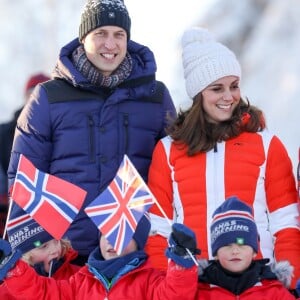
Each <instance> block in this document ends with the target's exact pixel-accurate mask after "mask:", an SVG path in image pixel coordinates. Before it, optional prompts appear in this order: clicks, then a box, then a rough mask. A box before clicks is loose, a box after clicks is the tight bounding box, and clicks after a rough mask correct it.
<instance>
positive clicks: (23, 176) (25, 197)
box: [11, 154, 86, 239]
mask: <svg viewBox="0 0 300 300" xmlns="http://www.w3.org/2000/svg"><path fill="white" fill-rule="evenodd" d="M85 196H86V191H85V190H83V189H81V188H80V187H78V186H76V185H74V184H72V183H70V182H68V181H65V180H63V179H60V178H58V177H56V176H53V175H50V174H47V173H43V172H42V171H40V170H38V169H37V168H36V167H35V166H34V165H33V164H32V163H31V161H30V160H28V159H27V158H26V157H25V156H24V155H22V154H21V156H20V160H19V165H18V170H17V174H16V178H15V182H14V185H13V190H12V196H11V197H12V199H13V201H15V202H16V203H17V204H19V205H20V206H21V207H22V208H23V209H24V210H25V211H26V212H27V213H28V214H29V215H30V216H31V217H32V218H33V219H34V220H35V221H36V222H38V223H39V224H40V225H41V226H42V227H43V228H44V229H45V230H46V231H47V232H49V234H51V235H52V236H53V237H54V238H56V239H61V238H62V236H63V235H64V234H65V232H66V231H67V229H68V228H69V226H70V224H71V223H72V222H73V220H74V219H75V217H76V215H77V214H78V212H79V210H80V208H81V207H82V204H83V201H84V199H85Z"/></svg>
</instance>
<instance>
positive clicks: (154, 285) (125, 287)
mask: <svg viewBox="0 0 300 300" xmlns="http://www.w3.org/2000/svg"><path fill="white" fill-rule="evenodd" d="M172 230H173V231H172V233H171V236H170V238H169V244H170V247H168V249H167V251H166V255H167V257H168V258H170V260H171V261H170V262H169V266H168V270H167V274H165V273H164V272H163V271H159V270H156V269H154V268H153V267H152V265H151V264H150V262H149V261H148V256H147V254H146V253H145V252H144V246H145V243H146V240H147V238H148V234H149V231H150V222H149V220H148V218H146V217H145V216H143V217H142V219H141V220H140V221H139V223H138V225H137V228H136V231H135V233H134V235H133V237H132V239H131V241H130V243H129V244H128V245H127V247H126V248H125V249H124V250H123V252H122V253H121V254H120V255H118V254H117V253H116V251H115V250H114V249H113V248H112V246H111V245H110V244H109V243H108V241H107V240H106V239H105V237H104V236H101V238H100V241H99V246H98V247H97V248H96V249H95V250H94V251H92V252H91V254H90V255H89V258H88V262H87V264H86V265H85V266H84V267H82V268H81V269H80V270H79V271H78V272H77V273H76V274H74V275H73V276H71V277H70V278H69V279H68V280H54V279H53V278H45V277H41V276H38V275H37V274H36V273H35V272H34V271H33V270H32V268H30V267H29V266H28V265H27V264H26V263H24V262H22V261H21V260H18V254H17V252H12V251H11V249H10V248H9V247H8V246H7V244H5V242H6V241H4V240H0V251H1V250H2V263H1V264H0V278H1V277H2V278H4V277H5V278H4V282H5V284H6V285H7V287H8V289H9V291H10V292H12V293H13V294H14V295H15V296H16V297H18V296H23V297H24V296H25V297H27V298H29V299H32V300H35V299H37V300H40V299H48V300H51V299H53V300H59V299H64V300H74V299H78V300H85V299H87V300H94V299H95V300H96V299H110V300H114V299H116V300H120V299H127V300H129V299H134V300H137V299H143V300H156V299H157V300H160V299H165V300H176V299H178V300H182V299H185V300H189V299H191V300H193V299H195V294H196V292H197V276H198V273H197V267H196V265H195V263H194V257H193V254H197V253H199V250H198V249H196V239H195V234H194V232H192V231H191V230H190V229H188V228H187V227H186V226H185V225H182V224H177V223H176V224H174V225H173V226H172ZM187 249H188V250H187ZM0 261H1V253H0Z"/></svg>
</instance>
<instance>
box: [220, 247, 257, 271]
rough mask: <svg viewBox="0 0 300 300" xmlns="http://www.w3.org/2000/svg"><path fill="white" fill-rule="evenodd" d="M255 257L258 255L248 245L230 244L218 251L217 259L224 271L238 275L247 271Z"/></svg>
mask: <svg viewBox="0 0 300 300" xmlns="http://www.w3.org/2000/svg"><path fill="white" fill-rule="evenodd" d="M255 256H256V253H255V252H254V250H253V249H252V247H250V246H248V245H238V244H229V245H227V246H224V247H221V248H220V249H219V250H218V252H217V256H216V259H218V260H219V262H220V264H221V266H222V267H223V268H224V269H226V270H228V271H231V272H237V273H238V272H243V271H245V270H246V269H247V268H248V267H249V266H250V264H251V262H252V260H253V258H254V257H255Z"/></svg>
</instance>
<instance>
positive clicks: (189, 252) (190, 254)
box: [152, 194, 199, 267]
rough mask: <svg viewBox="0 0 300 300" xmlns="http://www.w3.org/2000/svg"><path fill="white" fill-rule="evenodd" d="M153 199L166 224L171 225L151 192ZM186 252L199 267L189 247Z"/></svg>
mask: <svg viewBox="0 0 300 300" xmlns="http://www.w3.org/2000/svg"><path fill="white" fill-rule="evenodd" d="M152 196H153V199H154V201H155V204H156V205H157V207H158V209H159V210H160V212H161V213H162V215H163V216H164V218H165V220H166V221H167V222H168V224H169V225H170V227H172V223H171V222H170V220H169V218H168V216H167V214H166V213H165V211H164V210H163V208H162V207H161V205H160V204H159V203H158V201H157V200H156V198H155V197H154V195H153V194H152ZM168 244H169V242H168ZM169 245H170V244H169ZM185 250H186V252H187V253H188V254H189V256H190V257H191V259H192V260H193V262H194V264H195V265H196V266H197V267H199V264H198V262H197V260H196V259H195V257H194V255H193V254H192V253H191V251H190V249H188V248H185Z"/></svg>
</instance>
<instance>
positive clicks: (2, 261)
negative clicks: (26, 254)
mask: <svg viewBox="0 0 300 300" xmlns="http://www.w3.org/2000/svg"><path fill="white" fill-rule="evenodd" d="M21 256H22V253H21V251H20V250H16V251H12V249H11V246H10V243H9V242H8V241H6V240H3V239H0V280H3V278H5V277H6V274H7V272H8V271H9V270H10V269H12V268H13V266H14V265H15V263H16V262H17V261H18V260H19V258H20V257H21Z"/></svg>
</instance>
